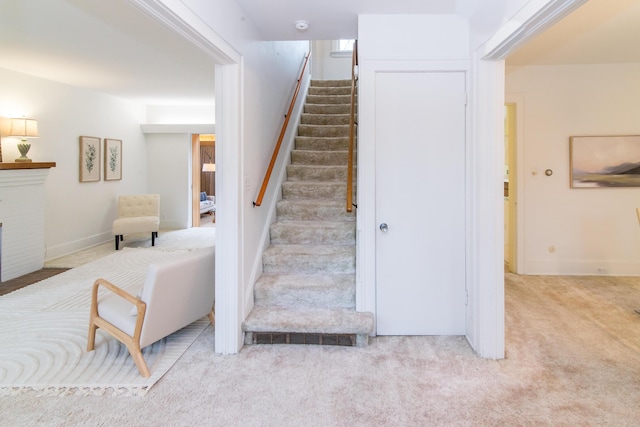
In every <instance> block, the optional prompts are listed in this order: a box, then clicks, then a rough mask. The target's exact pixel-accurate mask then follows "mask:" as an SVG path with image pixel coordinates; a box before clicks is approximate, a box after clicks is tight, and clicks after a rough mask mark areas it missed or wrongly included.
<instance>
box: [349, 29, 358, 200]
mask: <svg viewBox="0 0 640 427" xmlns="http://www.w3.org/2000/svg"><path fill="white" fill-rule="evenodd" d="M357 65H358V40H356V41H354V42H353V54H352V56H351V117H350V118H349V154H348V156H347V163H348V164H347V212H351V211H353V148H354V145H355V133H356V132H355V130H356V129H355V128H356V118H355V116H356V73H355V68H356V66H357Z"/></svg>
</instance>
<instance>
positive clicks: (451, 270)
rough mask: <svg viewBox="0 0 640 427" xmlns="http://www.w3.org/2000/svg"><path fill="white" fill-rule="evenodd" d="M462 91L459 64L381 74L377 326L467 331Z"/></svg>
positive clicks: (399, 330) (409, 331)
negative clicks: (445, 68) (454, 67)
mask: <svg viewBox="0 0 640 427" xmlns="http://www.w3.org/2000/svg"><path fill="white" fill-rule="evenodd" d="M465 96H466V90H465V74H464V73H463V72H392V73H378V74H376V219H377V223H378V225H380V224H381V223H385V224H387V226H388V230H387V231H386V232H383V231H381V230H380V229H378V230H377V231H376V232H377V238H376V305H377V307H376V312H377V313H376V315H377V316H376V317H377V331H378V334H380V335H462V334H464V333H465V329H464V327H465V298H466V294H465V269H464V265H465V260H464V254H465V213H464V212H465V185H464V183H465ZM398 100H402V102H399V101H398Z"/></svg>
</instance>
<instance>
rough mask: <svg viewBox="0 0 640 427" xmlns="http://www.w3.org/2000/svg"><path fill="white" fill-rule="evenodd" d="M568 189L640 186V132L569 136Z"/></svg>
mask: <svg viewBox="0 0 640 427" xmlns="http://www.w3.org/2000/svg"><path fill="white" fill-rule="evenodd" d="M569 146H570V148H569V151H570V162H571V165H570V171H571V177H570V180H571V181H570V182H571V188H612V187H627V188H629V187H640V135H617V136H572V137H570V138H569Z"/></svg>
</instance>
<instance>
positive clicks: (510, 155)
mask: <svg viewBox="0 0 640 427" xmlns="http://www.w3.org/2000/svg"><path fill="white" fill-rule="evenodd" d="M516 141H517V134H516V104H515V103H509V102H508V103H506V104H505V114H504V265H505V269H506V270H507V271H510V272H511V273H515V272H516V270H517V256H518V251H517V224H518V222H517V191H518V186H517V162H516V159H517V157H516V153H517V146H516Z"/></svg>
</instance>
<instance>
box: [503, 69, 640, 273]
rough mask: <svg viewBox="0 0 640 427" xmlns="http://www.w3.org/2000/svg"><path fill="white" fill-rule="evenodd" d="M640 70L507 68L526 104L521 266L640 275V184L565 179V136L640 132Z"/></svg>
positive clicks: (510, 84) (510, 89)
mask: <svg viewBox="0 0 640 427" xmlns="http://www.w3.org/2000/svg"><path fill="white" fill-rule="evenodd" d="M638 76H640V64H615V65H576V66H535V67H522V68H511V67H508V68H507V74H506V92H507V94H508V95H509V94H517V95H519V96H521V97H522V98H523V104H524V105H523V108H524V123H518V124H517V125H518V126H523V127H524V141H523V143H524V145H523V147H522V151H523V152H522V153H519V154H518V155H519V156H524V171H523V177H524V182H523V183H522V184H521V186H520V187H519V189H518V191H519V192H522V196H523V197H524V223H523V224H519V227H520V229H521V233H522V235H523V238H524V253H522V254H520V256H522V257H524V269H525V271H524V273H526V274H598V273H599V272H598V269H599V268H604V269H606V270H607V272H608V274H613V275H637V274H640V228H639V227H638V221H637V218H636V215H635V208H636V207H638V206H640V201H639V200H640V189H638V188H599V189H571V188H570V186H569V137H570V136H572V135H638V134H640V122H639V121H638V117H639V116H640V106H639V104H638V99H640V85H639V84H638ZM630 160H633V159H630ZM635 160H637V159H635ZM546 169H552V170H553V175H552V176H551V177H547V176H546V175H545V174H544V171H545V170H546ZM534 171H536V172H537V175H533V172H534ZM550 246H554V247H555V248H556V251H555V252H553V253H552V252H550V251H549V247H550Z"/></svg>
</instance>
